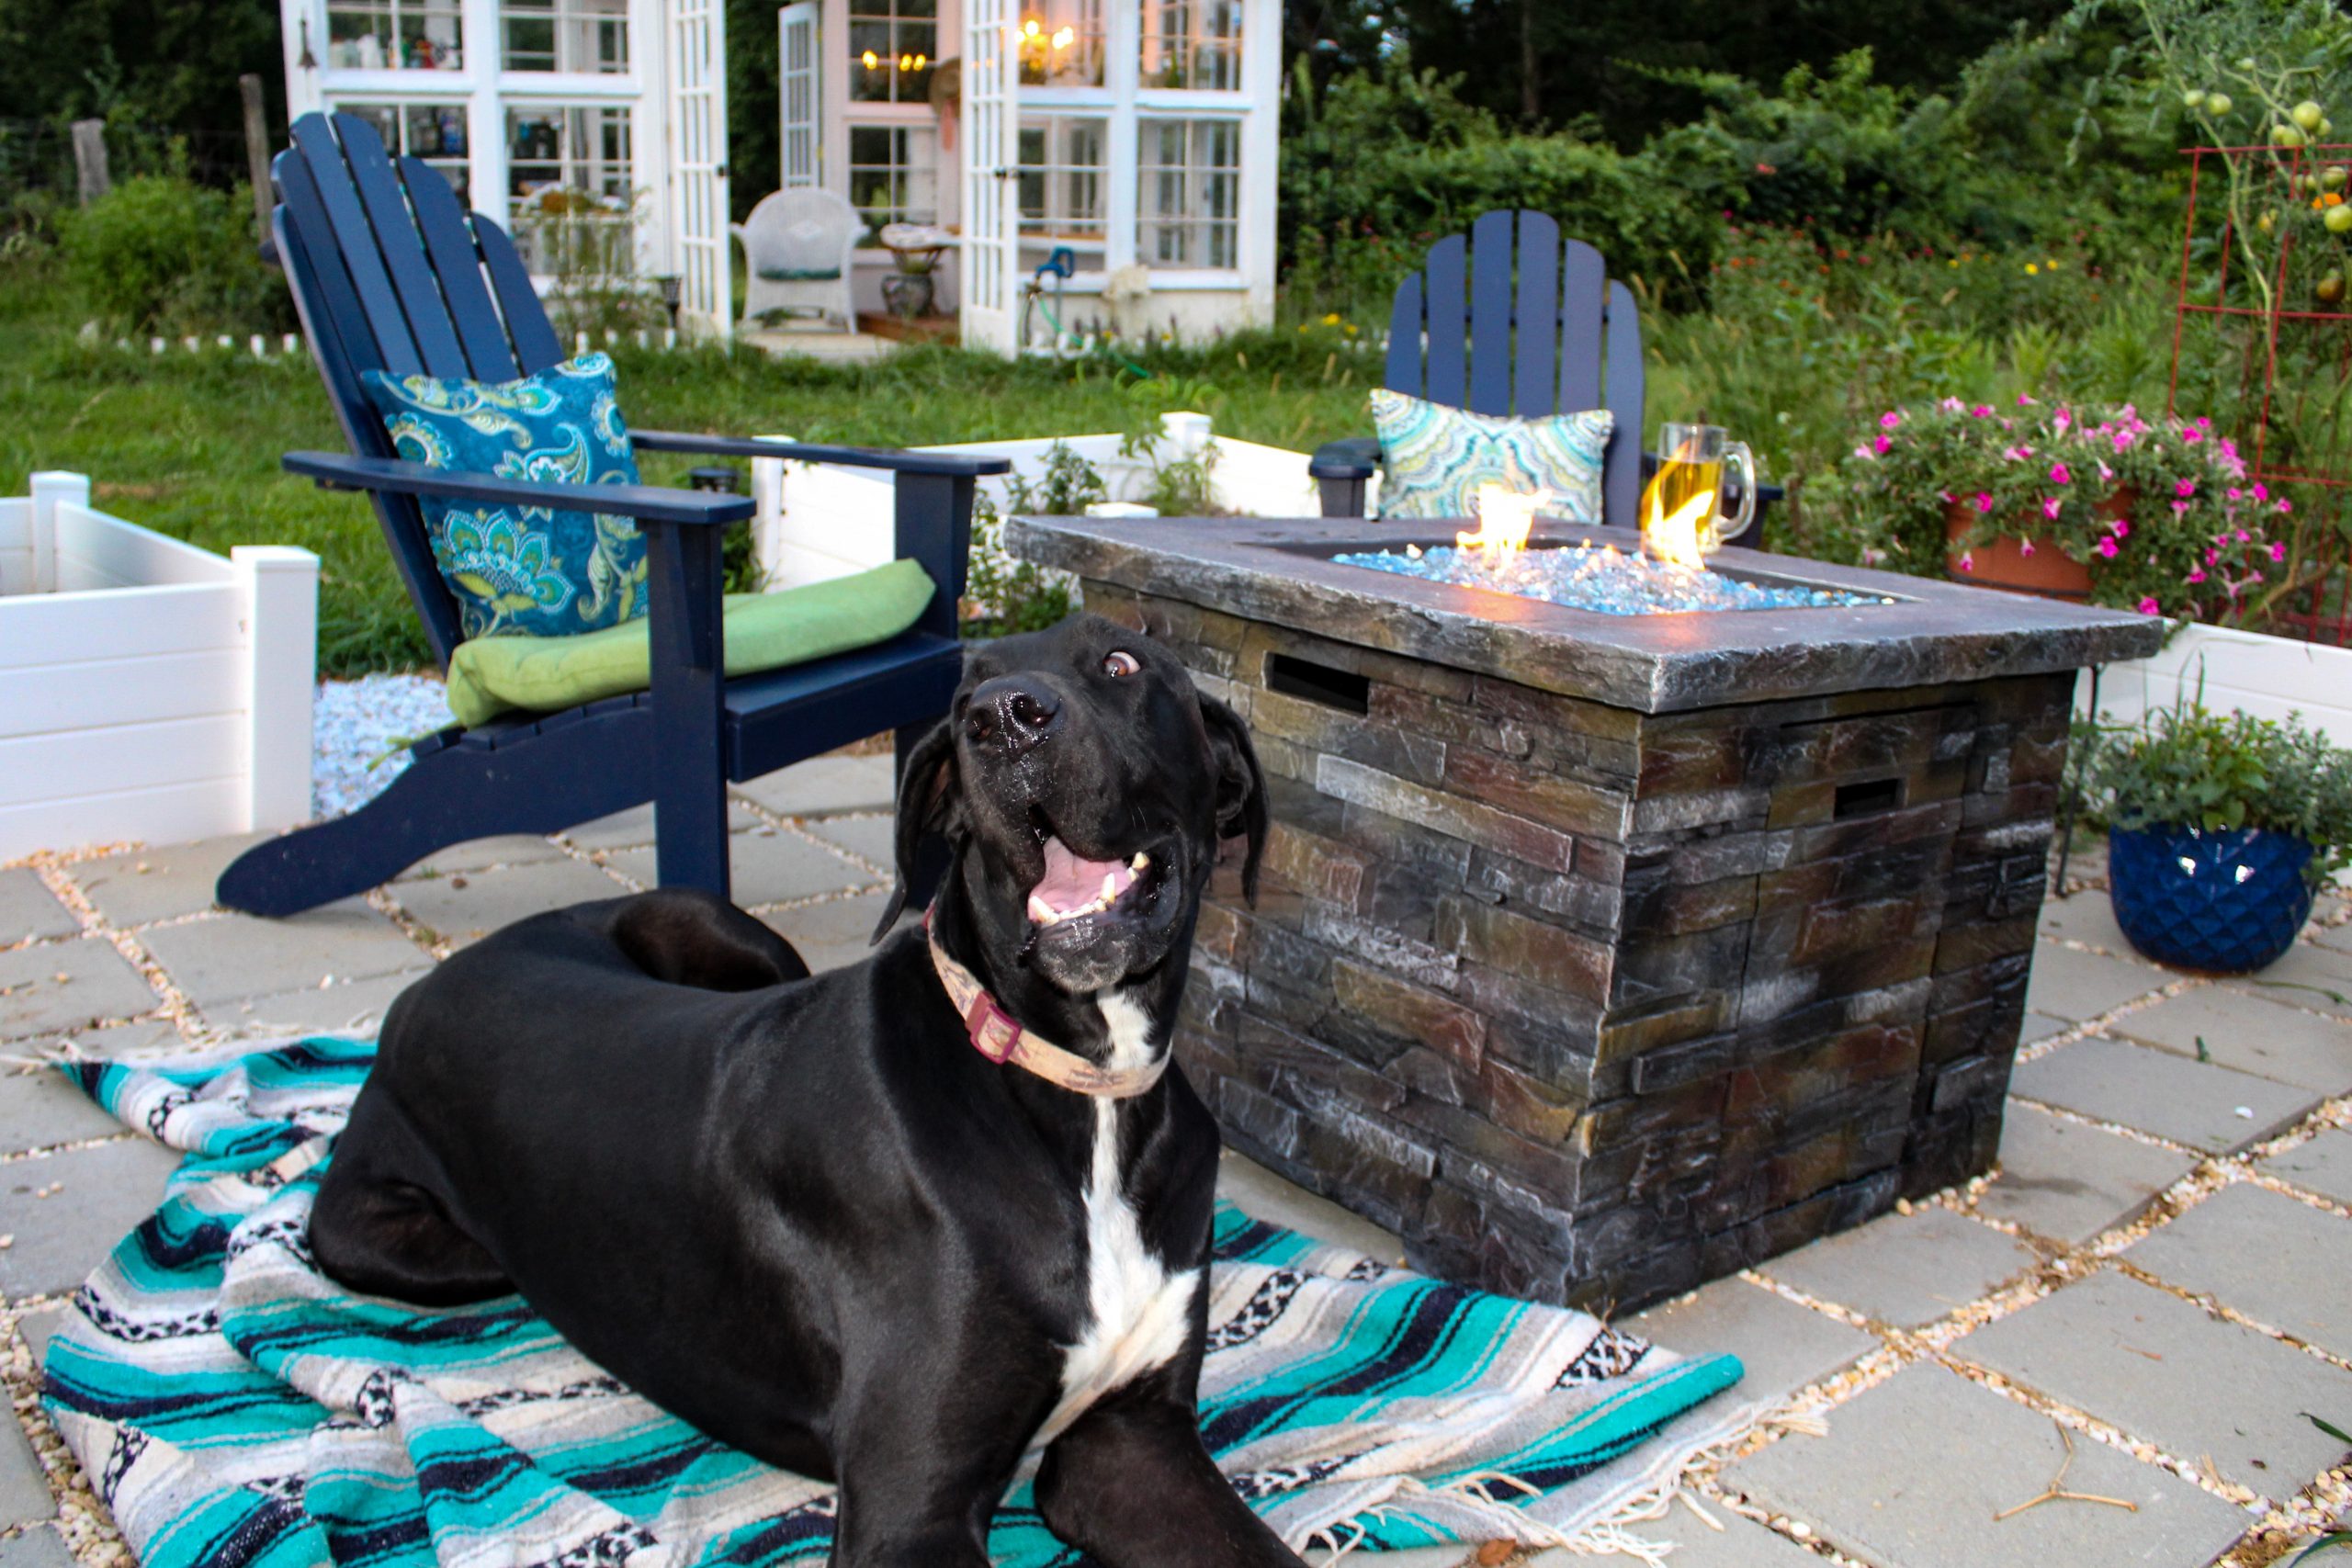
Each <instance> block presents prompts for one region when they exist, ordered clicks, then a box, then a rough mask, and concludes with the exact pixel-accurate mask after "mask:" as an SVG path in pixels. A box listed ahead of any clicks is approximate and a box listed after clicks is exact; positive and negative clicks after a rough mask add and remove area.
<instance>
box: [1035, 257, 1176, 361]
mask: <svg viewBox="0 0 2352 1568" xmlns="http://www.w3.org/2000/svg"><path fill="white" fill-rule="evenodd" d="M1077 272H1078V258H1077V256H1075V255H1074V254H1071V252H1070V248H1069V246H1068V245H1056V246H1055V247H1054V248H1053V251H1052V252H1051V254H1048V255H1047V256H1046V259H1045V260H1044V261H1043V262H1042V263H1040V264H1039V265H1038V267H1037V270H1036V271H1035V272H1034V273H1032V274H1031V275H1030V277H1029V287H1028V288H1025V289H1023V291H1022V300H1021V328H1020V332H1019V334H1018V335H1017V337H1016V338H1015V340H1014V341H1015V342H1016V343H1019V344H1027V343H1028V341H1029V311H1030V308H1031V307H1033V306H1034V307H1035V308H1036V309H1037V310H1042V311H1044V312H1045V313H1046V322H1047V323H1048V324H1049V325H1051V326H1052V327H1053V329H1054V337H1053V341H1054V343H1055V344H1056V349H1055V354H1056V356H1057V357H1059V355H1060V348H1059V345H1060V344H1061V341H1062V339H1063V338H1064V337H1066V336H1068V335H1069V329H1068V328H1066V327H1064V326H1063V325H1062V318H1061V312H1060V311H1058V310H1055V309H1054V306H1053V303H1052V301H1050V300H1048V299H1046V282H1045V280H1046V276H1047V275H1048V274H1050V275H1052V276H1053V279H1054V293H1055V295H1056V297H1057V298H1058V297H1059V295H1060V293H1061V286H1062V285H1063V284H1064V283H1066V282H1068V281H1069V279H1070V278H1071V277H1072V276H1075V275H1076V274H1077ZM1106 341H1107V340H1106ZM1110 355H1111V357H1112V358H1114V359H1115V360H1117V361H1118V362H1119V363H1120V365H1122V366H1123V367H1125V368H1126V369H1128V370H1129V371H1131V372H1133V373H1134V374H1135V376H1136V378H1138V379H1140V380H1145V381H1148V380H1150V379H1151V378H1152V373H1151V372H1150V371H1148V370H1147V369H1145V368H1144V367H1142V366H1140V365H1137V364H1136V362H1135V361H1134V360H1132V359H1130V358H1128V357H1127V356H1126V355H1124V354H1122V353H1120V352H1119V351H1118V350H1117V349H1115V348H1114V349H1111V350H1110Z"/></svg>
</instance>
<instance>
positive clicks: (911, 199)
mask: <svg viewBox="0 0 2352 1568" xmlns="http://www.w3.org/2000/svg"><path fill="white" fill-rule="evenodd" d="M938 167H939V148H938V134H937V132H936V131H935V130H933V128H932V127H930V126H927V125H922V126H899V125H854V126H852V127H850V130H849V204H850V205H851V206H852V207H854V208H855V209H857V212H858V216H859V217H860V218H862V219H864V220H865V233H864V234H862V235H861V236H860V237H859V240H858V243H860V244H863V245H871V244H877V243H880V242H879V240H878V238H877V236H878V235H879V233H880V231H881V229H882V226H883V225H884V224H885V223H931V222H936V221H937V220H938V217H939V176H938Z"/></svg>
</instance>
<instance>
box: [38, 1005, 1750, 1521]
mask: <svg viewBox="0 0 2352 1568" xmlns="http://www.w3.org/2000/svg"><path fill="white" fill-rule="evenodd" d="M373 1055H374V1046H373V1045H372V1044H370V1043H365V1042H357V1043H355V1042H350V1041H338V1040H328V1039H316V1040H309V1041H304V1042H302V1043H298V1044H292V1045H288V1046H284V1047H281V1048H278V1049H275V1050H268V1051H263V1052H259V1053H256V1054H254V1055H245V1056H243V1057H241V1058H235V1059H232V1060H229V1061H227V1062H225V1063H224V1062H220V1061H215V1062H213V1063H211V1064H209V1065H207V1066H196V1067H185V1068H164V1069H159V1068H141V1067H131V1066H120V1065H115V1064H107V1063H97V1062H87V1063H75V1064H71V1065H69V1066H68V1068H67V1070H68V1072H69V1073H71V1074H72V1075H73V1076H74V1077H75V1078H76V1080H77V1081H78V1082H80V1083H81V1084H82V1086H83V1087H84V1088H85V1089H87V1090H88V1091H89V1092H90V1094H91V1095H92V1096H94V1097H95V1098H96V1100H98V1101H99V1103H101V1104H103V1105H104V1106H106V1108H107V1110H109V1111H112V1112H114V1114H115V1115H117V1116H118V1117H119V1118H120V1119H121V1120H122V1121H123V1122H125V1123H126V1124H128V1125H130V1127H132V1128H134V1129H137V1130H139V1131H141V1132H143V1133H146V1134H149V1135H151V1136H153V1137H154V1138H157V1139H159V1140H161V1141H162V1142H163V1143H164V1144H166V1145H170V1146H171V1147H174V1148H177V1149H181V1150H185V1151H186V1153H187V1160H186V1162H185V1163H184V1164H183V1166H182V1167H181V1168H180V1170H179V1171H178V1173H177V1174H176V1175H175V1178H174V1179H173V1181H172V1184H171V1187H170V1190H169V1192H168V1195H167V1197H166V1199H165V1201H164V1204H163V1206H162V1207H161V1208H160V1209H159V1210H157V1212H156V1213H155V1214H154V1215H153V1218H151V1219H149V1220H147V1221H146V1222H145V1223H144V1224H141V1226H140V1227H139V1228H138V1230H136V1231H135V1232H133V1233H132V1234H131V1235H130V1236H128V1237H126V1238H125V1239H124V1240H123V1242H122V1243H121V1245H120V1246H119V1247H117V1248H116V1249H115V1252H114V1255H113V1257H112V1258H111V1259H110V1260H109V1261H107V1263H106V1264H105V1265H104V1266H102V1267H101V1268H100V1269H98V1271H97V1272H96V1274H94V1275H92V1276H91V1278H90V1280H89V1281H88V1282H87V1283H86V1284H85V1285H84V1286H83V1287H82V1288H81V1290H80V1291H79V1292H77V1293H76V1295H75V1297H74V1311H73V1312H71V1313H69V1314H67V1316H66V1318H65V1320H64V1322H63V1324H62V1326H61V1327H60V1328H59V1329H58V1331H57V1333H56V1335H55V1337H53V1338H52V1339H51V1342H50V1349H49V1371H48V1382H47V1385H46V1388H45V1391H44V1397H45V1400H46V1403H47V1405H48V1408H49V1412H50V1414H51V1417H52V1418H53V1419H54V1420H55V1422H56V1423H57V1426H58V1427H59V1429H60V1431H61V1432H62V1434H63V1435H64V1438H65V1440H66V1441H67V1443H68V1444H69V1445H71V1447H72V1448H73V1450H74V1453H75V1455H76V1456H78V1457H79V1459H80V1460H81V1461H82V1465H83V1468H84V1469H85V1471H86V1472H88V1473H89V1475H90V1477H91V1478H92V1480H93V1482H94V1483H96V1486H97V1488H98V1490H99V1493H100V1495H102V1496H104V1498H105V1499H106V1501H107V1505H108V1506H110V1507H111V1508H112V1509H113V1511H114V1515H115V1517H116V1519H117V1520H118V1521H119V1524H120V1526H121V1528H122V1531H123V1534H124V1535H125V1537H126V1538H127V1539H128V1540H129V1541H130V1545H131V1548H132V1550H133V1551H135V1552H136V1553H137V1554H138V1556H139V1558H140V1560H141V1562H143V1563H145V1564H147V1565H148V1568H198V1565H206V1568H211V1565H219V1564H237V1565H240V1568H246V1565H250V1568H296V1565H298V1564H299V1565H307V1564H312V1563H321V1564H323V1563H329V1562H333V1563H337V1564H366V1565H374V1564H385V1565H390V1564H400V1565H402V1568H409V1565H423V1564H432V1563H438V1564H442V1565H445V1568H491V1565H492V1564H495V1565H498V1568H516V1565H534V1564H551V1565H560V1568H605V1565H608V1564H619V1563H622V1562H629V1563H631V1564H634V1565H635V1568H655V1565H657V1564H658V1565H660V1568H698V1565H704V1564H719V1563H739V1564H744V1565H746V1568H757V1565H765V1564H781V1563H788V1562H803V1561H807V1560H821V1559H822V1558H823V1557H824V1555H825V1553H826V1551H827V1550H828V1548H829V1546H830V1543H831V1524H832V1517H833V1507H834V1494H833V1491H832V1489H831V1487H830V1486H827V1485H824V1484H820V1483H817V1482H813V1481H809V1480H807V1479H805V1478H803V1477H799V1476H796V1475H790V1474H786V1473H785V1472H780V1471H776V1470H772V1469H770V1468H768V1467H767V1466H765V1465H763V1464H760V1463H758V1462H756V1461H753V1460H751V1459H749V1458H747V1457H745V1456H744V1455H742V1454H741V1453H739V1452H737V1451H735V1450H732V1449H729V1448H726V1447H723V1446H721V1445H720V1444H718V1443H716V1442H713V1441H711V1440H710V1439H709V1438H705V1437H703V1436H702V1435H701V1434H700V1433H698V1432H696V1431H695V1429H694V1428H692V1427H688V1426H686V1425H685V1424H684V1423H683V1422H681V1421H679V1420H677V1419H675V1418H674V1417H673V1416H667V1415H664V1414H663V1413H662V1411H660V1410H658V1409H656V1408H655V1407H654V1406H652V1405H651V1404H648V1403H647V1402H646V1401H645V1400H643V1399H641V1398H639V1397H638V1396H637V1395H636V1394H634V1393H630V1392H629V1390H628V1389H627V1388H626V1387H623V1386H622V1385H621V1384H619V1383H618V1382H615V1381H614V1380H613V1379H612V1378H610V1377H607V1376H605V1374H604V1373H603V1372H602V1371H600V1370H599V1369H598V1368H597V1367H596V1366H594V1364H593V1363H591V1362H589V1361H587V1360H586V1359H583V1358H582V1357H581V1356H580V1355H579V1354H578V1353H577V1352H576V1351H574V1350H572V1349H571V1348H570V1347H569V1346H568V1345H566V1344H565V1343H564V1342H563V1341H562V1340H561V1339H560V1337H557V1336H556V1334H555V1333H554V1332H553V1331H552V1330H551V1329H549V1328H548V1325H546V1324H545V1323H544V1322H542V1321H541V1320H540V1319H539V1318H538V1317H537V1316H536V1315H535V1314H533V1313H532V1312H531V1310H530V1309H529V1308H528V1307H527V1306H526V1305H524V1303H522V1302H521V1301H520V1300H519V1299H515V1298H507V1299H505V1300H502V1301H497V1302H492V1303H485V1304H483V1305H480V1306H475V1307H468V1308H460V1309H455V1310H440V1311H426V1310H421V1309H417V1308H413V1307H407V1306H401V1305H398V1304H395V1303H390V1302H386V1301H380V1300H375V1299H371V1298H366V1297H360V1296H355V1295H353V1294H351V1293H349V1292H345V1291H344V1290H342V1289H341V1288H339V1287H338V1286H336V1285H335V1284H334V1283H333V1282H332V1281H330V1280H327V1279H325V1278H324V1277H323V1276H322V1275H321V1274H320V1273H319V1272H318V1270H317V1269H316V1267H315V1266H314V1264H313V1263H312V1261H311V1257H310V1253H309V1249H308V1247H307V1244H306V1236H307V1220H308V1216H309V1213H310V1208H311V1199H312V1197H313V1195H314V1193H315V1191H316V1187H317V1181H318V1179H319V1176H320V1174H321V1171H322V1165H323V1162H324V1161H325V1159H326V1158H327V1157H328V1156H329V1154H330V1152H331V1150H332V1148H333V1145H334V1133H335V1131H336V1130H337V1129H338V1128H339V1127H340V1126H341V1125H342V1122H343V1119H344V1116H345V1112H346V1111H347V1109H348V1107H349V1105H350V1102H351V1098H352V1096H353V1095H354V1094H355V1093H356V1092H357V1090H358V1088H359V1085H360V1082H361V1080H362V1079H363V1078H364V1077H366V1076H367V1072H368V1066H369V1063H370V1062H371V1060H372V1059H373ZM1211 1280H1212V1291H1213V1296H1212V1301H1211V1305H1210V1308H1209V1322H1210V1324H1211V1325H1212V1326H1211V1329H1210V1338H1209V1354H1208V1359H1207V1365H1206V1370H1205V1371H1204V1376H1203V1380H1202V1382H1203V1387H1202V1398H1201V1418H1202V1423H1203V1427H1204V1429H1205V1431H1206V1434H1207V1437H1208V1441H1209V1445H1210V1447H1211V1449H1212V1450H1214V1451H1215V1452H1216V1455H1217V1457H1218V1461H1219V1463H1220V1464H1221V1465H1222V1466H1223V1468H1224V1469H1225V1471H1226V1472H1227V1474H1228V1475H1229V1476H1230V1477H1231V1478H1232V1481H1233V1484H1234V1486H1235V1487H1236V1488H1237V1489H1238V1490H1239V1491H1240V1492H1241V1494H1242V1495H1244V1496H1245V1497H1247V1498H1248V1499H1249V1500H1250V1504H1251V1506H1253V1507H1255V1508H1257V1509H1258V1510H1259V1512H1260V1513H1261V1514H1262V1515H1264V1516H1265V1517H1266V1518H1268V1519H1269V1520H1270V1521H1271V1522H1272V1524H1273V1526H1274V1528H1275V1529H1277V1530H1279V1531H1280V1532H1281V1533H1282V1535H1283V1538H1284V1539H1285V1540H1289V1541H1290V1542H1292V1543H1293V1544H1294V1545H1295V1546H1300V1547H1304V1546H1306V1545H1307V1544H1309V1543H1312V1542H1322V1543H1327V1544H1332V1545H1340V1546H1347V1545H1361V1546H1364V1547H1367V1548H1371V1549H1374V1550H1378V1549H1386V1548H1396V1547H1406V1546H1425V1545H1430V1544H1433V1543H1442V1542H1446V1541H1452V1540H1487V1539H1493V1538H1498V1537H1508V1538H1513V1539H1519V1540H1553V1541H1565V1540H1569V1539H1571V1538H1573V1537H1575V1536H1576V1535H1577V1532H1578V1531H1579V1530H1582V1529H1586V1528H1587V1527H1589V1526H1591V1525H1593V1524H1594V1522H1595V1521H1596V1520H1599V1519H1601V1518H1603V1517H1606V1516H1608V1515H1609V1514H1611V1512H1612V1511H1614V1510H1616V1509H1618V1508H1620V1507H1622V1506H1623V1505H1624V1503H1625V1501H1626V1499H1627V1498H1628V1496H1629V1495H1632V1494H1633V1493H1634V1492H1636V1491H1639V1490H1641V1489H1643V1488H1644V1487H1645V1486H1646V1485H1649V1484H1653V1483H1655V1481H1656V1480H1657V1477H1658V1476H1659V1475H1660V1474H1661V1473H1664V1472H1667V1470H1668V1468H1669V1467H1671V1466H1672V1465H1673V1464H1675V1463H1676V1462H1678V1461H1679V1459H1680V1457H1681V1456H1682V1455H1683V1454H1685V1453H1687V1452H1688V1451H1690V1450H1691V1449H1692V1448H1693V1447H1695V1446H1697V1445H1698V1444H1700V1443H1702V1442H1704V1441H1706V1440H1709V1439H1711V1438H1713V1437H1714V1436H1715V1435H1717V1432H1718V1431H1719V1429H1720V1424H1719V1423H1714V1422H1709V1421H1707V1420H1706V1419H1705V1416H1704V1415H1703V1414H1702V1413H1697V1412H1692V1406H1694V1405H1695V1404H1698V1403H1699V1402H1700V1401H1702V1400H1704V1399H1705V1398H1707V1396H1708V1395H1710V1394H1712V1393H1716V1392H1717V1391H1719V1390H1721V1389H1723V1388H1724V1387H1726V1386H1728V1385H1729V1384H1731V1383H1732V1382H1735V1381H1736V1380H1737V1378H1738V1377H1739V1372H1740V1369H1739V1363H1738V1362H1737V1361H1736V1360H1735V1359H1732V1358H1730V1357H1727V1356H1711V1357H1702V1358H1696V1359H1679V1358H1677V1357H1675V1356H1672V1355H1670V1354H1668V1352H1666V1351H1663V1350H1660V1349H1656V1348H1649V1347H1646V1346H1645V1345H1644V1344H1642V1343H1641V1342H1640V1341H1639V1340H1636V1339H1634V1338H1632V1337H1628V1336H1626V1335H1624V1334H1622V1333H1619V1332H1617V1331H1615V1330H1613V1329H1611V1328H1608V1327H1605V1326H1603V1325H1601V1324H1600V1323H1598V1322H1596V1321H1595V1320H1593V1319H1591V1318H1589V1317H1586V1316H1584V1315H1582V1314H1577V1313H1574V1312H1566V1311H1561V1310H1558V1309H1555V1308H1549V1307H1539V1306H1530V1305H1528V1304H1526V1303H1520V1302H1513V1301H1508V1300H1505V1299H1503V1298H1501V1297H1498V1296H1492V1295H1487V1294H1482V1293H1480V1292H1475V1291H1468V1290H1463V1289H1460V1288H1457V1287H1454V1286H1451V1285H1446V1284H1442V1283H1439V1282H1438V1281H1435V1280H1429V1279H1425V1278H1421V1277H1419V1276H1416V1275H1413V1274H1410V1273H1408V1272H1406V1271H1404V1270H1402V1269H1385V1268H1383V1267H1382V1266H1381V1265H1380V1264H1378V1263H1376V1262H1374V1261H1373V1260H1372V1259H1370V1258H1364V1257H1363V1256H1361V1255H1358V1254H1355V1253H1351V1252H1348V1251H1345V1250H1344V1249H1341V1248H1338V1247H1328V1246H1323V1245H1320V1244H1317V1243H1313V1242H1310V1241H1308V1240H1306V1239H1305V1238H1303V1237H1301V1236H1298V1235H1294V1234H1292V1233H1290V1232H1287V1231H1283V1230H1278V1229H1275V1228H1273V1227H1272V1226H1269V1225H1266V1224H1261V1223H1259V1222H1257V1221H1254V1220H1252V1219H1250V1218H1249V1217H1248V1216H1247V1215H1245V1214H1243V1213H1241V1212H1240V1211H1238V1209H1234V1208H1232V1207H1230V1206H1225V1207H1221V1208H1220V1210H1219V1213H1218V1215H1217V1224H1216V1266H1215V1268H1214V1269H1213V1272H1212V1276H1211ZM614 1288H615V1289H616V1290H627V1289H628V1288H629V1285H628V1270H627V1266H626V1263H625V1261H618V1260H616V1266H615V1278H614ZM1686 1412H1691V1414H1689V1415H1686ZM1652 1438H1657V1439H1658V1440H1657V1441H1655V1442H1653V1441H1650V1439H1652ZM1636 1449H1642V1450H1644V1451H1643V1453H1642V1454H1641V1455H1639V1456H1636V1455H1635V1454H1634V1450H1636ZM1033 1460H1034V1456H1033ZM1645 1461H1646V1462H1645ZM989 1551H990V1555H991V1556H992V1557H993V1559H994V1560H995V1562H997V1563H999V1564H1002V1565H1008V1568H1078V1565H1080V1564H1081V1563H1082V1562H1084V1561H1085V1560H1084V1559H1083V1558H1081V1557H1080V1554H1078V1553H1076V1552H1073V1551H1070V1550H1069V1549H1068V1548H1066V1547H1064V1546H1062V1545H1061V1544H1060V1543H1059V1542H1057V1540H1054V1539H1053V1537H1052V1536H1051V1535H1049V1534H1048V1533H1047V1532H1046V1529H1045V1528H1044V1526H1043V1524H1042V1523H1041V1522H1040V1521H1039V1518H1038V1517H1037V1513H1036V1509H1035V1506H1034V1505H1033V1502H1032V1500H1031V1495H1030V1486H1029V1483H1028V1480H1027V1479H1026V1473H1025V1472H1024V1475H1023V1479H1021V1480H1020V1481H1019V1482H1018V1483H1016V1484H1015V1485H1014V1486H1013V1488H1012V1491H1011V1492H1010V1493H1009V1494H1008V1495H1006V1497H1005V1500H1004V1503H1003V1506H1002V1507H1001V1509H1000V1511H999V1512H998V1515H997V1517H996V1523H995V1528H994V1530H993V1533H992V1535H991V1537H990V1540H989Z"/></svg>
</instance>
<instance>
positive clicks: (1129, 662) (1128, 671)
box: [1103, 648, 1143, 675]
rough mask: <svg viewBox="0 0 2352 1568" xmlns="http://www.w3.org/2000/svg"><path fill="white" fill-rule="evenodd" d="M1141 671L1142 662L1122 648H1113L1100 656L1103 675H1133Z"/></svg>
mask: <svg viewBox="0 0 2352 1568" xmlns="http://www.w3.org/2000/svg"><path fill="white" fill-rule="evenodd" d="M1142 669H1143V660H1140V659H1137V658H1136V656H1135V655H1134V654H1132V653H1129V652H1128V651H1127V650H1126V649H1124V648H1114V649H1112V650H1111V651H1110V652H1108V653H1106V654H1104V655H1103V673H1104V674H1105V675H1133V674H1136V672H1138V671H1141V670H1142Z"/></svg>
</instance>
